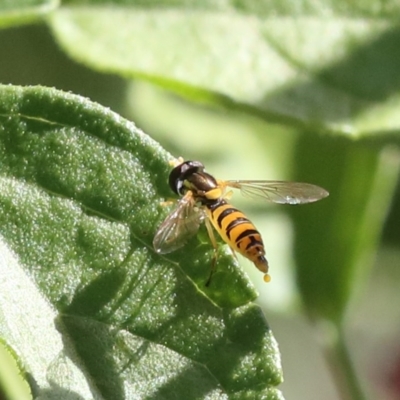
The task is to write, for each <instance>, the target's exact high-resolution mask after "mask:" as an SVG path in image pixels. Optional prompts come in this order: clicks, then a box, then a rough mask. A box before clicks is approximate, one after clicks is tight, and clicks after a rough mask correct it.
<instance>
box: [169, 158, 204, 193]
mask: <svg viewBox="0 0 400 400" xmlns="http://www.w3.org/2000/svg"><path fill="white" fill-rule="evenodd" d="M203 171H204V165H203V164H202V163H201V162H200V161H184V162H183V163H182V164H179V165H178V166H176V167H175V168H174V169H173V170H172V171H171V173H170V174H169V180H168V181H169V186H170V188H171V189H172V191H173V192H174V193H176V194H179V195H181V196H183V195H184V194H185V193H186V192H187V190H189V189H190V188H189V187H188V186H187V185H185V181H187V179H188V178H189V177H190V176H191V175H192V174H195V173H199V172H200V173H201V172H203Z"/></svg>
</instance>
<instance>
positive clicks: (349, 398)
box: [322, 323, 367, 400]
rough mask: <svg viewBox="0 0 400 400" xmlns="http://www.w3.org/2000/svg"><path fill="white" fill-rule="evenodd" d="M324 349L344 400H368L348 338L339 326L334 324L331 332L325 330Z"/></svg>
mask: <svg viewBox="0 0 400 400" xmlns="http://www.w3.org/2000/svg"><path fill="white" fill-rule="evenodd" d="M324 331H325V332H324V334H323V335H322V336H323V339H322V340H323V348H324V350H325V357H326V360H327V362H328V365H329V367H330V369H331V371H332V375H333V378H334V380H335V383H336V387H337V390H338V392H339V395H340V398H341V399H342V400H367V396H366V394H365V392H364V390H363V388H362V385H361V384H360V381H359V379H358V376H357V373H356V370H355V368H354V364H353V362H352V360H351V355H350V353H349V350H348V347H347V345H346V340H345V339H346V338H345V334H344V331H343V329H342V327H341V326H340V323H339V324H337V325H336V324H332V325H331V329H330V332H329V333H328V332H326V330H325V329H324Z"/></svg>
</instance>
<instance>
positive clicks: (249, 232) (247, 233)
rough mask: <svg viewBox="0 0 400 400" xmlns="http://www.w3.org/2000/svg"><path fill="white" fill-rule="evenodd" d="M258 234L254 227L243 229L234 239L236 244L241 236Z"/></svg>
mask: <svg viewBox="0 0 400 400" xmlns="http://www.w3.org/2000/svg"><path fill="white" fill-rule="evenodd" d="M255 233H256V234H258V235H259V233H258V231H256V230H255V229H246V230H245V231H243V232H242V233H241V234H240V235H239V236H238V237H237V238H236V240H235V242H236V244H238V243H239V242H240V241H241V240H242V239H243V238H245V237H246V236H250V235H254V234H255Z"/></svg>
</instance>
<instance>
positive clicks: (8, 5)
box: [0, 0, 59, 27]
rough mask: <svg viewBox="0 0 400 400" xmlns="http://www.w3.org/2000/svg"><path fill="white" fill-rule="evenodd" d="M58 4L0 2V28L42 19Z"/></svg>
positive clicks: (33, 0)
mask: <svg viewBox="0 0 400 400" xmlns="http://www.w3.org/2000/svg"><path fill="white" fill-rule="evenodd" d="M58 4H59V0H11V1H10V0H0V27H5V26H9V25H19V24H22V23H27V22H31V21H33V20H35V19H38V18H42V17H43V15H46V14H47V13H49V12H50V11H53V10H54V9H56V8H57V6H58Z"/></svg>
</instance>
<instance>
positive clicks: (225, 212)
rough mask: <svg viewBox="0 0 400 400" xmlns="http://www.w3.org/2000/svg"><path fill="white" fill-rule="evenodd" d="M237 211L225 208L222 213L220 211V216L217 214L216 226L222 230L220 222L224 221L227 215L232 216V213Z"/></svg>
mask: <svg viewBox="0 0 400 400" xmlns="http://www.w3.org/2000/svg"><path fill="white" fill-rule="evenodd" d="M235 211H237V210H236V208H233V207H231V208H226V209H225V210H224V211H222V213H221V214H219V216H218V218H217V222H218V226H219V227H220V228H222V221H223V220H224V218H225V217H226V216H227V215H229V214H232V213H233V212H235Z"/></svg>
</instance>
